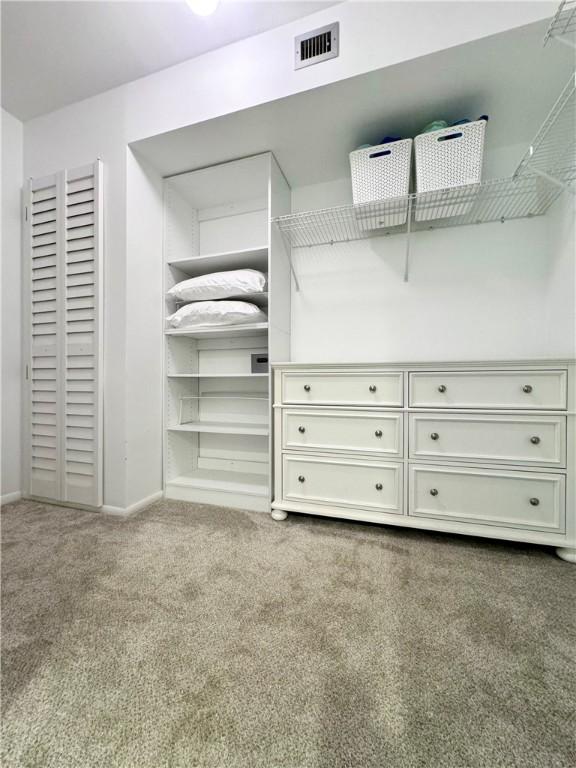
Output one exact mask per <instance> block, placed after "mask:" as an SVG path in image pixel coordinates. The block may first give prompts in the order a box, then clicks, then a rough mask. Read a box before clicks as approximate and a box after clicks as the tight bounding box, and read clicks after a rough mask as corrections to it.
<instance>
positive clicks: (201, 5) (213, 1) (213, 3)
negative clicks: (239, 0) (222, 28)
mask: <svg viewBox="0 0 576 768" xmlns="http://www.w3.org/2000/svg"><path fill="white" fill-rule="evenodd" d="M186 2H187V3H188V6H189V7H190V9H191V10H192V11H193V12H194V13H195V14H196V15H198V16H210V14H211V13H214V11H215V10H216V8H218V5H219V4H220V0H186Z"/></svg>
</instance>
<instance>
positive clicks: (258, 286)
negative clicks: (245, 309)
mask: <svg viewBox="0 0 576 768" xmlns="http://www.w3.org/2000/svg"><path fill="white" fill-rule="evenodd" d="M264 290H266V275H265V274H264V273H263V272H259V271H258V270H257V269H233V270H230V271H228V272H213V273H212V274H210V275H200V276H199V277H191V278H190V279H189V280H184V281H183V282H181V283H178V284H177V285H175V286H174V288H171V289H170V290H169V291H168V296H169V297H170V298H171V299H176V300H177V301H209V300H212V299H227V298H229V297H230V296H243V295H244V294H246V293H261V292H262V291H264Z"/></svg>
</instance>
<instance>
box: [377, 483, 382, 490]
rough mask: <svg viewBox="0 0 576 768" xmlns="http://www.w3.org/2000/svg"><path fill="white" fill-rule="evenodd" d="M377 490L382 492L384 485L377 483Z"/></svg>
mask: <svg viewBox="0 0 576 768" xmlns="http://www.w3.org/2000/svg"><path fill="white" fill-rule="evenodd" d="M376 490H377V491H381V490H382V483H376Z"/></svg>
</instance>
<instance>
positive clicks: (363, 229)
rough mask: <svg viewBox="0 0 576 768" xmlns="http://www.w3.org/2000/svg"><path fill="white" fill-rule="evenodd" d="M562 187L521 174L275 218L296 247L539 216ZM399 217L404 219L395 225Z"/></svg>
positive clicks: (283, 232) (281, 229)
mask: <svg viewBox="0 0 576 768" xmlns="http://www.w3.org/2000/svg"><path fill="white" fill-rule="evenodd" d="M560 192H561V190H560V188H559V187H558V186H556V185H555V184H553V183H551V182H550V181H548V180H546V179H543V178H536V177H534V176H518V177H516V178H508V179H495V180H492V181H486V182H483V183H482V184H473V185H469V186H463V187H452V188H451V189H440V190H436V191H434V192H424V193H420V194H418V193H412V194H410V195H407V196H405V197H396V198H391V199H388V200H380V201H378V202H373V203H364V204H363V205H343V206H340V207H338V208H324V209H321V210H317V211H307V212H305V213H294V214H291V215H287V216H280V217H278V218H276V219H275V223H276V225H277V226H278V228H279V229H280V231H281V232H282V234H283V235H284V236H285V237H286V238H287V240H288V241H289V243H290V244H291V246H292V247H293V248H303V247H312V246H318V245H332V244H334V243H346V242H350V241H353V240H365V239H368V238H373V237H381V236H382V235H390V234H401V233H404V232H408V231H412V232H414V231H421V230H424V229H438V228H444V227H460V226H465V225H467V224H485V223H488V222H491V221H500V222H505V221H508V220H510V219H521V218H530V217H532V216H540V215H542V214H543V213H545V212H546V211H547V210H548V208H549V207H550V205H552V203H553V202H554V200H556V198H557V197H558V195H559V194H560ZM399 218H401V219H402V223H401V224H392V225H390V222H395V221H398V219H399ZM408 223H409V224H410V227H408Z"/></svg>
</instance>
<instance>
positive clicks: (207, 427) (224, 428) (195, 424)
mask: <svg viewBox="0 0 576 768" xmlns="http://www.w3.org/2000/svg"><path fill="white" fill-rule="evenodd" d="M168 430H169V431H170V432H211V433H212V434H221V435H263V436H264V437H266V436H267V435H269V434H270V427H269V426H268V424H254V423H253V424H243V423H234V422H229V423H227V422H222V421H190V422H186V423H185V424H178V425H176V426H174V427H168Z"/></svg>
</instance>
